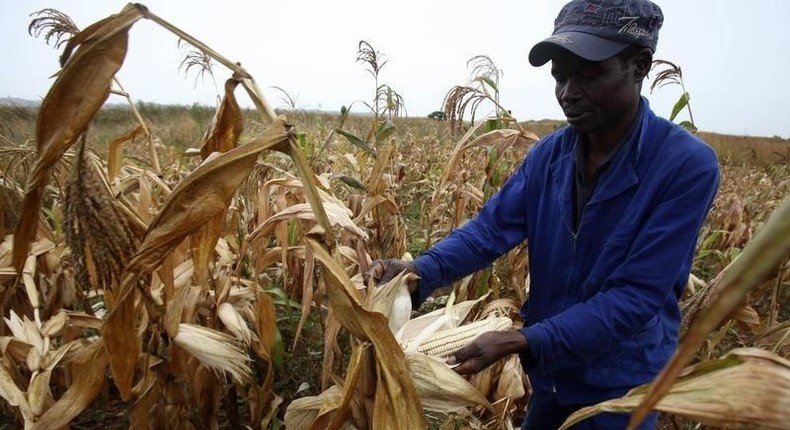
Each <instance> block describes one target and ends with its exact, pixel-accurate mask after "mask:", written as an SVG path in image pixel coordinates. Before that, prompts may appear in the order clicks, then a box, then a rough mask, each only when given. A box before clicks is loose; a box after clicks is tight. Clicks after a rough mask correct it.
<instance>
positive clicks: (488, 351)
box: [447, 330, 527, 375]
mask: <svg viewBox="0 0 790 430" xmlns="http://www.w3.org/2000/svg"><path fill="white" fill-rule="evenodd" d="M526 349H527V338H526V337H524V335H523V334H521V332H520V331H518V330H508V331H489V332H486V333H483V334H481V335H480V336H478V337H477V339H475V340H474V342H472V343H470V344H469V345H466V346H465V347H463V348H461V349H459V350H458V352H456V353H455V355H451V356H450V359H449V360H447V364H449V365H456V364H457V365H458V366H457V367H455V368H454V370H455V371H456V372H458V373H460V374H462V375H466V374H470V373H477V372H479V371H481V370H483V369H485V368H486V367H488V366H490V365H491V364H493V363H494V362H495V361H497V360H499V359H500V358H502V357H504V356H506V355H510V354H515V353H518V352H521V351H524V350H526Z"/></svg>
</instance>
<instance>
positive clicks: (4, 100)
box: [0, 97, 790, 143]
mask: <svg viewBox="0 0 790 430" xmlns="http://www.w3.org/2000/svg"><path fill="white" fill-rule="evenodd" d="M9 99H14V100H20V101H22V102H24V103H34V105H31V104H15V103H13V102H8V101H9ZM40 103H41V102H40V101H35V100H30V99H21V98H18V97H0V106H16V107H21V108H30V109H33V108H38V105H39V104H40ZM135 103H142V104H145V105H153V106H156V107H163V108H184V109H189V108H191V107H193V106H195V105H197V106H199V107H200V108H204V109H216V107H217V106H212V105H208V104H202V103H197V102H196V103H192V104H178V103H160V102H150V101H146V100H135ZM128 106H129V103H128V102H127V101H117V102H109V101H108V102H107V103H105V104H104V105H103V106H102V107H101V109H107V108H109V109H121V108H126V107H128ZM240 107H241V109H242V110H246V111H255V107H254V106H240ZM274 110H275V112H276V113H277V114H280V113H282V112H285V113H288V112H291V111H289V110H288V109H286V108H282V107H276V108H274ZM296 111H297V112H305V113H308V114H323V115H339V114H340V110H339V109H338V110H326V109H323V110H318V109H303V108H299V109H296ZM350 115H351V116H370V117H372V116H373V114H372V113H369V112H364V111H362V112H360V111H353V110H352V111H351V112H350ZM395 119H396V120H411V119H426V120H427V119H429V117H428V115H422V116H415V115H399V116H397V117H395ZM518 122H519V123H527V122H536V123H541V122H557V123H566V124H565V125H567V121H566V120H564V119H557V118H540V119H535V118H526V119H519V121H518ZM696 133H705V134H715V135H721V136H732V137H743V138H757V139H769V140H776V139H779V140H783V141H786V142H784V143H790V138H787V137H782V136H778V135H772V136H766V135H759V134H732V133H722V132H718V131H711V130H706V129H699V130H697V132H696ZM703 140H704V139H703Z"/></svg>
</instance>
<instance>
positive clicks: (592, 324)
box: [521, 150, 719, 373]
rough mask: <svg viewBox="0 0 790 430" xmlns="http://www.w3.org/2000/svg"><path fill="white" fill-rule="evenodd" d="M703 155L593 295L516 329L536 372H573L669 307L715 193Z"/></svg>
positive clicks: (709, 159) (715, 174)
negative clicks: (526, 347)
mask: <svg viewBox="0 0 790 430" xmlns="http://www.w3.org/2000/svg"><path fill="white" fill-rule="evenodd" d="M705 155H706V157H693V159H696V161H697V162H698V163H696V164H695V165H694V166H693V167H689V164H694V163H686V164H685V166H684V167H685V170H683V169H680V170H681V171H684V172H687V173H683V174H678V175H677V178H676V180H674V181H673V182H672V184H671V185H670V186H669V187H668V188H667V189H666V191H665V192H664V194H663V196H661V197H660V199H659V203H658V204H657V205H656V206H655V208H654V210H653V211H652V212H651V213H650V214H649V215H648V217H647V218H646V220H645V221H644V223H643V224H642V226H641V228H640V229H639V230H638V231H637V232H636V234H635V236H634V237H633V240H632V242H631V243H630V246H629V251H628V253H627V256H626V258H625V260H624V261H623V263H622V264H620V265H619V266H618V267H617V268H616V269H615V270H614V272H612V273H611V274H610V276H609V277H608V278H607V281H606V282H605V284H604V285H603V287H602V289H601V290H600V291H599V292H598V293H597V294H595V295H593V296H592V297H591V298H590V299H589V300H587V301H586V302H583V303H577V304H575V305H573V306H571V307H569V308H568V309H566V310H564V311H563V312H561V313H559V314H557V315H555V316H553V317H551V318H549V319H546V320H544V321H541V322H539V323H537V324H533V325H531V326H528V327H525V328H523V329H521V330H522V333H523V334H524V336H525V337H526V338H527V343H528V345H529V349H530V351H531V353H532V356H533V359H534V363H535V365H536V366H538V367H539V368H540V369H541V370H542V371H544V372H546V373H552V372H555V371H557V370H560V369H564V368H569V367H573V366H577V365H580V364H582V363H583V362H585V361H589V360H591V359H593V358H595V357H596V356H598V355H600V354H603V353H605V352H608V351H610V350H613V349H614V348H616V347H617V345H618V344H620V343H622V342H623V341H624V340H626V339H628V338H630V337H633V336H635V335H636V334H637V333H638V332H639V331H640V329H642V328H643V327H645V326H646V325H647V324H648V323H649V322H650V321H651V319H653V318H655V317H656V316H657V315H658V313H659V311H660V310H661V309H662V307H664V306H665V304H666V302H667V300H676V298H675V297H674V295H673V287H674V286H675V285H677V284H678V281H679V280H682V279H685V278H686V277H687V276H688V272H687V270H685V269H687V268H688V267H689V265H690V262H691V261H692V258H693V255H694V250H695V246H696V240H697V237H698V234H699V230H700V228H701V226H702V223H703V221H704V219H705V216H706V215H707V212H708V210H709V208H710V206H711V204H712V202H713V198H714V196H715V194H716V190H717V188H718V183H719V170H718V164H717V162H716V158H715V155H714V154H713V152H712V151H710V150H708V151H706V152H705ZM708 155H709V156H708ZM684 272H685V273H684ZM681 282H682V281H681Z"/></svg>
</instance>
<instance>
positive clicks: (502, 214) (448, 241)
mask: <svg viewBox="0 0 790 430" xmlns="http://www.w3.org/2000/svg"><path fill="white" fill-rule="evenodd" d="M529 159H530V157H527V159H526V160H525V161H524V162H523V163H521V166H519V168H518V169H517V170H516V171H515V172H514V174H513V175H512V176H511V177H510V178H509V179H508V180H507V182H506V183H505V185H504V186H503V187H502V189H500V190H499V191H498V192H497V193H496V194H494V195H493V196H492V197H491V198H490V199H489V200H488V201H487V202H486V203H485V205H483V207H482V208H481V210H480V212H479V213H478V214H477V216H475V217H474V218H473V219H472V220H470V221H469V222H467V223H466V224H464V225H463V226H462V227H460V228H457V229H455V230H454V231H453V232H451V233H450V234H449V235H447V237H445V238H444V239H443V240H441V241H440V242H438V243H437V244H436V245H435V246H433V247H432V248H431V249H429V250H428V251H426V252H425V253H423V254H422V255H420V257H419V258H417V259H416V260H415V261H414V264H415V266H416V267H417V271H418V272H419V274H420V286H419V289H418V291H417V294H416V295H414V296H412V300H413V301H414V302H416V303H415V304H419V303H422V302H423V301H424V300H425V298H427V297H428V296H429V295H430V294H431V293H432V292H433V291H434V290H435V289H436V288H439V287H441V286H445V285H449V284H450V283H452V282H454V281H455V280H457V279H460V278H462V277H464V276H467V275H469V274H471V273H474V272H475V271H477V270H480V269H482V268H484V267H486V266H488V265H489V264H491V263H492V262H493V261H494V260H495V259H496V258H497V257H499V256H500V255H502V254H504V253H506V252H507V251H509V250H510V249H511V248H513V247H514V246H516V245H518V244H519V243H520V242H522V241H523V240H524V239H525V238H526V236H527V228H526V202H525V201H524V196H525V195H526V193H525V188H526V185H527V179H528V174H527V172H528V169H529V166H528V164H529Z"/></svg>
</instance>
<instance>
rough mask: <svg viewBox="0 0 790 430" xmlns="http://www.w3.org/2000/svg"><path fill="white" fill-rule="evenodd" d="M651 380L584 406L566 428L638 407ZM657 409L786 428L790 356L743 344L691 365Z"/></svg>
mask: <svg viewBox="0 0 790 430" xmlns="http://www.w3.org/2000/svg"><path fill="white" fill-rule="evenodd" d="M649 387H650V385H643V386H641V387H637V388H634V389H633V390H631V391H630V392H629V393H628V394H626V395H625V396H624V397H621V398H619V399H614V400H609V401H606V402H603V403H599V404H597V405H595V406H590V407H587V408H584V409H581V410H579V411H577V412H576V413H574V414H573V415H571V416H570V417H568V420H567V421H565V423H564V424H563V425H562V427H561V429H567V428H569V427H570V426H572V425H574V424H575V423H578V422H580V421H582V420H584V419H586V418H589V417H592V416H595V415H597V414H600V413H603V412H614V413H627V412H632V411H634V410H635V409H637V407H638V406H639V405H640V403H641V402H642V401H643V400H644V398H645V395H646V394H647V393H648V389H649ZM655 409H656V410H658V411H662V412H668V413H672V414H677V415H681V416H683V417H686V418H690V419H693V420H695V421H699V422H701V423H703V424H706V425H710V426H715V427H726V428H731V429H764V430H782V429H786V428H787V423H789V422H790V361H788V360H786V359H784V358H782V357H779V356H777V355H774V354H772V353H770V352H767V351H764V350H761V349H757V348H741V349H735V350H733V351H731V352H729V353H728V354H727V355H725V356H724V357H722V358H720V359H717V360H711V361H706V362H703V363H700V364H697V365H695V366H692V367H691V368H689V369H687V370H686V371H685V372H684V374H683V376H680V377H679V378H678V379H677V380H676V381H675V383H674V384H673V385H672V387H671V388H670V389H669V391H668V392H667V393H666V395H665V396H664V397H663V398H662V399H661V400H660V401H659V402H658V403H657V404H656V407H655Z"/></svg>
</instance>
